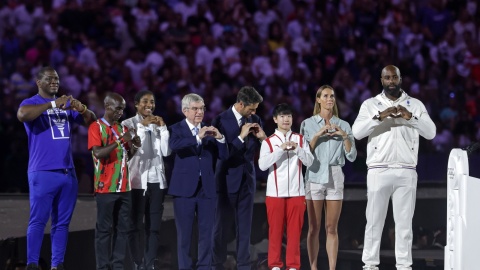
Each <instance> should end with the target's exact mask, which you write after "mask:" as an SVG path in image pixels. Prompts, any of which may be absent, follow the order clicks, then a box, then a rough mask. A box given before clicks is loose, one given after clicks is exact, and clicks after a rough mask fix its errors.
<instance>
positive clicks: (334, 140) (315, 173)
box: [300, 115, 357, 184]
mask: <svg viewBox="0 0 480 270" xmlns="http://www.w3.org/2000/svg"><path fill="white" fill-rule="evenodd" d="M330 124H334V125H337V126H338V127H340V128H341V129H342V130H343V131H345V132H346V133H347V136H348V139H349V140H350V142H351V143H352V147H351V149H350V152H349V153H346V150H345V144H344V143H343V138H342V137H341V136H333V137H330V136H328V135H323V136H322V137H320V138H318V140H317V144H316V146H315V149H314V151H313V156H314V160H313V163H312V165H311V166H309V167H308V168H307V172H306V174H305V181H310V182H312V183H317V184H325V183H328V179H329V177H330V172H331V170H330V169H329V168H330V166H341V167H343V166H344V165H345V157H347V159H348V160H349V161H351V162H353V161H354V160H355V158H356V157H357V148H356V147H355V139H354V137H353V134H352V129H351V127H350V125H349V124H348V123H347V122H345V121H343V120H341V119H340V118H338V117H336V116H333V117H332V118H331V119H330ZM323 126H325V119H323V118H322V117H320V115H314V116H312V117H310V118H307V119H305V120H304V121H303V122H302V124H301V126H300V133H301V134H303V136H305V139H306V140H307V142H308V143H310V141H312V139H313V137H314V135H315V134H316V133H317V132H318V131H319V130H320V129H321V128H322V127H323Z"/></svg>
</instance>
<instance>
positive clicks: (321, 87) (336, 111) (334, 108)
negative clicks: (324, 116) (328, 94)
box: [313, 84, 338, 117]
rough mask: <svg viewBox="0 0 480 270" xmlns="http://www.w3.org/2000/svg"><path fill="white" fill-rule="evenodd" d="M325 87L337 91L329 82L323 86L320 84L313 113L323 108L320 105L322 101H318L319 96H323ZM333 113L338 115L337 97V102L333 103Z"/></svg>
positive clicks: (315, 113)
mask: <svg viewBox="0 0 480 270" xmlns="http://www.w3.org/2000/svg"><path fill="white" fill-rule="evenodd" d="M324 89H332V91H333V92H335V90H334V89H333V87H331V86H330V85H328V84H325V85H322V86H320V88H318V90H317V93H316V94H315V106H314V107H313V115H317V114H319V113H320V111H321V109H322V108H321V106H320V103H318V102H317V98H319V97H321V95H322V92H323V90H324ZM333 115H335V116H336V117H338V106H337V100H336V99H335V103H334V105H333Z"/></svg>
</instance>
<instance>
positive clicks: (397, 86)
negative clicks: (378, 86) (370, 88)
mask: <svg viewBox="0 0 480 270" xmlns="http://www.w3.org/2000/svg"><path fill="white" fill-rule="evenodd" d="M394 86H395V87H394V88H390V86H389V85H384V86H383V91H385V93H386V94H388V95H389V96H392V97H396V98H398V97H400V96H401V95H402V91H400V89H401V87H400V84H395V85H394Z"/></svg>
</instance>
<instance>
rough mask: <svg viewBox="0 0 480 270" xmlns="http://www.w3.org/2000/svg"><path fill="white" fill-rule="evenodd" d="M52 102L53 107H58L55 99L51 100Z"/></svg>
mask: <svg viewBox="0 0 480 270" xmlns="http://www.w3.org/2000/svg"><path fill="white" fill-rule="evenodd" d="M50 103H51V104H52V109H53V108H56V107H57V103H55V100H52V101H50Z"/></svg>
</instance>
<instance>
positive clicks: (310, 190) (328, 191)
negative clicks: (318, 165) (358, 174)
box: [305, 166, 345, 201]
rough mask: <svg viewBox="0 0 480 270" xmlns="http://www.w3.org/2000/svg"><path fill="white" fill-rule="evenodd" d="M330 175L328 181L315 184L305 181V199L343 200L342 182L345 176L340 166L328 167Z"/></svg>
mask: <svg viewBox="0 0 480 270" xmlns="http://www.w3.org/2000/svg"><path fill="white" fill-rule="evenodd" d="M330 170H331V171H330V177H329V178H328V183H325V184H317V183H312V182H310V181H308V180H307V181H306V183H305V199H307V200H314V201H321V200H328V201H337V200H343V186H344V185H343V182H344V179H345V176H344V174H343V171H342V167H340V166H331V167H330Z"/></svg>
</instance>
